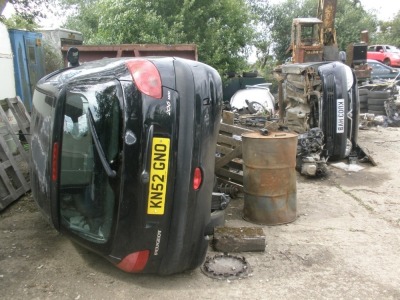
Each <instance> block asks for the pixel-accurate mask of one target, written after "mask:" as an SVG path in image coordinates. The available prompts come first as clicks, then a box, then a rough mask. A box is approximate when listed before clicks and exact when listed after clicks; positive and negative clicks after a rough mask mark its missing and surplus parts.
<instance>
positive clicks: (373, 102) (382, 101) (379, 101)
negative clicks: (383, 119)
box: [368, 98, 388, 106]
mask: <svg viewBox="0 0 400 300" xmlns="http://www.w3.org/2000/svg"><path fill="white" fill-rule="evenodd" d="M387 100H388V99H375V98H369V99H368V105H381V106H383V105H384V104H385V101H387Z"/></svg>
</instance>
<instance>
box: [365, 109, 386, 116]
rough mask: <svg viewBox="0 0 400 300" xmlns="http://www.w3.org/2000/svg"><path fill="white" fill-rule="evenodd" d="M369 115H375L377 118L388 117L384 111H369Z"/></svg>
mask: <svg viewBox="0 0 400 300" xmlns="http://www.w3.org/2000/svg"><path fill="white" fill-rule="evenodd" d="M368 113H369V114H374V115H375V116H386V112H385V111H382V110H370V109H368Z"/></svg>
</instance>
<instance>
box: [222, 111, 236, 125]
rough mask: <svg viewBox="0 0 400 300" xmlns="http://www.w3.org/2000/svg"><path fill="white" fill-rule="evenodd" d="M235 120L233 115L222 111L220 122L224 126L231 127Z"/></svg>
mask: <svg viewBox="0 0 400 300" xmlns="http://www.w3.org/2000/svg"><path fill="white" fill-rule="evenodd" d="M234 119H235V114H234V113H233V112H231V111H227V110H223V111H222V122H223V123H225V124H229V125H233V124H234Z"/></svg>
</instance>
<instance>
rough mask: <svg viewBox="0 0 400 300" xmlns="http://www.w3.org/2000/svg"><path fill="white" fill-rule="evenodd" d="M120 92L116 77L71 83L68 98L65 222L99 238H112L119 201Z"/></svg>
mask: <svg viewBox="0 0 400 300" xmlns="http://www.w3.org/2000/svg"><path fill="white" fill-rule="evenodd" d="M119 95H121V94H120V85H119V83H118V82H117V81H114V80H111V81H106V82H100V83H99V82H96V83H93V82H91V83H85V84H81V85H74V86H70V87H69V88H68V89H67V92H66V98H65V106H64V115H63V119H64V120H63V122H64V124H63V132H62V147H61V172H60V215H61V223H62V225H63V226H64V227H66V228H67V229H68V230H70V231H73V232H75V233H76V234H78V235H79V236H81V237H82V238H84V239H87V240H90V241H92V242H96V243H104V242H106V241H107V240H108V239H109V237H110V235H111V228H112V223H113V216H114V210H115V206H116V205H115V204H116V201H117V196H116V190H117V189H118V188H117V187H115V186H113V178H114V177H115V173H116V171H117V169H118V167H119V166H118V153H119V152H120V146H121V141H120V136H121V134H120V131H121V121H120V120H121V108H120V96H119ZM110 170H111V171H110ZM110 172H111V174H112V175H113V176H110Z"/></svg>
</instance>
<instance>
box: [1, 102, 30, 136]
mask: <svg viewBox="0 0 400 300" xmlns="http://www.w3.org/2000/svg"><path fill="white" fill-rule="evenodd" d="M6 101H7V103H8V108H9V109H10V110H11V112H12V113H13V115H14V117H15V119H16V121H17V124H18V127H19V129H20V130H21V131H22V133H23V134H24V136H25V138H26V140H27V142H28V143H29V144H30V143H31V136H30V126H31V118H30V116H29V114H28V113H27V112H26V110H25V106H24V104H23V103H22V101H21V99H20V98H19V97H18V96H17V97H16V98H6Z"/></svg>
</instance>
